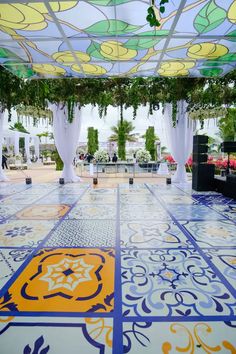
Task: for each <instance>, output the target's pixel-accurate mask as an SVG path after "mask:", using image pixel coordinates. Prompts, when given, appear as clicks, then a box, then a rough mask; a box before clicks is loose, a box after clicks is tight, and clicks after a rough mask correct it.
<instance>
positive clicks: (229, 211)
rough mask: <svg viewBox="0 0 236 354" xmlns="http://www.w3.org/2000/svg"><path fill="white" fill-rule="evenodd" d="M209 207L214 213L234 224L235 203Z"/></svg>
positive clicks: (235, 218)
mask: <svg viewBox="0 0 236 354" xmlns="http://www.w3.org/2000/svg"><path fill="white" fill-rule="evenodd" d="M211 207H212V209H214V210H215V211H217V212H219V213H221V215H223V216H225V217H226V218H229V219H230V220H232V221H234V222H236V203H235V202H234V203H231V202H230V203H229V204H223V205H220V204H219V205H218V204H213V205H212V206H211Z"/></svg>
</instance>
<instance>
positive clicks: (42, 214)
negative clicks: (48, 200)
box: [16, 204, 70, 220]
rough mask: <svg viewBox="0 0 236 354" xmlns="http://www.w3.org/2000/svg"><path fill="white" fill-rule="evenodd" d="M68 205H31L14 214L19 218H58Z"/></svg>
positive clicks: (62, 214) (64, 212)
mask: <svg viewBox="0 0 236 354" xmlns="http://www.w3.org/2000/svg"><path fill="white" fill-rule="evenodd" d="M69 209H70V207H69V206H68V205H65V204H60V205H33V206H30V207H27V208H25V209H23V210H21V211H19V212H18V213H17V214H16V216H17V218H19V219H24V220H28V219H34V220H51V219H60V218H61V217H62V216H64V215H65V214H66V213H67V212H68V210H69Z"/></svg>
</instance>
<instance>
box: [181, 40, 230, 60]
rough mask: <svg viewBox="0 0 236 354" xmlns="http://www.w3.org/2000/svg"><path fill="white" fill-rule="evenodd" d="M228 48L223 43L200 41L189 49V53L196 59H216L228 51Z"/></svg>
mask: <svg viewBox="0 0 236 354" xmlns="http://www.w3.org/2000/svg"><path fill="white" fill-rule="evenodd" d="M228 51H229V50H228V48H227V47H225V46H224V45H222V44H214V43H208V42H205V43H199V44H194V45H193V46H191V47H190V48H189V49H188V53H187V55H188V56H189V57H190V58H194V59H216V58H219V57H221V56H223V55H225V54H227V53H228Z"/></svg>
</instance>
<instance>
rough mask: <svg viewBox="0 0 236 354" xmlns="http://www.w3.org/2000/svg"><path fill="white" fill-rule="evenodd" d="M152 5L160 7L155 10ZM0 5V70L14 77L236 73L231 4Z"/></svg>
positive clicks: (112, 0)
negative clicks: (151, 16) (153, 22)
mask: <svg viewBox="0 0 236 354" xmlns="http://www.w3.org/2000/svg"><path fill="white" fill-rule="evenodd" d="M156 4H157V5H159V1H157V3H156ZM149 6H150V1H149V0H84V1H82V0H80V1H41V2H38V1H33V0H32V2H22V1H20V0H18V1H16V0H12V1H5V0H1V3H0V64H1V65H3V66H4V67H5V68H6V69H7V70H10V71H11V72H12V73H14V74H15V75H17V76H18V77H21V78H25V79H26V78H30V79H39V78H61V77H78V78H84V77H112V76H118V77H137V76H162V77H163V76H165V77H176V76H189V77H218V76H223V75H225V74H226V73H227V72H229V71H231V70H233V69H235V68H236V0H234V1H232V0H182V1H180V0H169V2H168V3H167V4H166V5H165V12H164V13H160V12H159V9H158V8H159V6H157V7H156V8H155V13H156V16H157V17H158V18H159V22H160V24H161V25H160V27H150V25H149V23H148V22H147V20H146V17H147V9H148V8H149Z"/></svg>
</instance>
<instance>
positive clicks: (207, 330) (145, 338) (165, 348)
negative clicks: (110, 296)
mask: <svg viewBox="0 0 236 354" xmlns="http://www.w3.org/2000/svg"><path fill="white" fill-rule="evenodd" d="M235 347H236V339H235V324H230V323H224V322H211V321H207V322H200V321H199V322H169V323H168V322H167V323H164V322H161V323H158V322H125V323H123V353H124V354H125V353H129V354H136V353H142V354H156V353H158V354H159V353H160V354H161V353H163V354H169V353H170V354H172V353H173V354H177V353H189V354H190V353H192V354H198V353H215V352H217V353H221V354H226V353H234V352H235Z"/></svg>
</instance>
